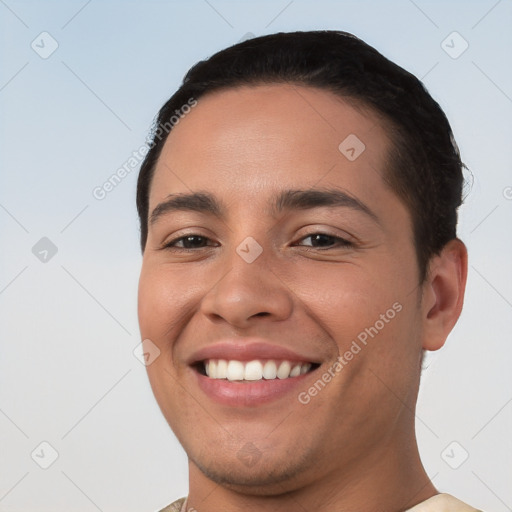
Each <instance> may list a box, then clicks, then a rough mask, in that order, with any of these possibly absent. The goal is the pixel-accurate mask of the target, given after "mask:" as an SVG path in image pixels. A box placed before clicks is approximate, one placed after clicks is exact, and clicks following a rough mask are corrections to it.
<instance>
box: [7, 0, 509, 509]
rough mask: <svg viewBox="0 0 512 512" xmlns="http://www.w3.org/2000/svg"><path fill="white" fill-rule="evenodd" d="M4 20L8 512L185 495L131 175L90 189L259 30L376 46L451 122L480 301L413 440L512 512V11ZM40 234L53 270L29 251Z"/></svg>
mask: <svg viewBox="0 0 512 512" xmlns="http://www.w3.org/2000/svg"><path fill="white" fill-rule="evenodd" d="M0 16H1V21H0V23H1V46H0V48H1V62H2V66H1V69H0V105H1V120H2V123H1V134H0V141H1V152H0V164H1V178H0V226H1V233H2V239H1V240H2V244H1V264H0V308H1V352H0V438H1V454H0V471H1V472H0V511H7V510H8V511H10V512H17V511H26V510H31V511H34V512H35V511H50V510H51V511H54V512H57V511H67V510H73V511H76V512H78V511H84V512H88V511H94V510H101V511H105V512H106V511H124V512H132V511H133V512H135V511H141V512H142V511H147V512H149V511H152V510H157V509H159V508H160V507H163V506H164V505H166V504H168V503H169V502H170V501H172V500H173V499H176V498H178V497H180V496H184V495H186V493H187V485H188V484H187V468H186V457H185V455H184V453H183V451H182V449H181V448H180V447H179V445H178V444H177V442H176V440H175V438H174V436H173V434H172V433H171V431H170V429H169V427H168V426H167V424H166V422H165V421H164V419H163V417H162V416H161V414H160V411H159V409H158V406H157V404H156V402H155V400H154V398H153V395H152V393H151V389H150V387H149V383H148V380H147V376H146V372H145V368H144V366H143V365H142V364H140V362H139V361H138V360H137V359H136V358H135V357H134V355H133V353H132V351H133V350H134V348H135V347H136V345H137V344H138V343H139V333H138V325H137V317H136V290H137V279H138V272H139V268H140V263H141V256H140V252H139V247H138V225H137V217H136V211H135V182H136V172H135V171H134V172H132V173H131V174H129V175H128V176H127V177H126V178H125V179H124V180H123V182H122V183H120V184H119V185H118V186H117V187H116V188H115V189H114V190H113V191H112V192H111V193H109V194H108V195H107V197H106V198H105V199H104V200H102V201H99V200H97V199H95V198H94V197H93V195H92V190H93V189H94V188H95V187H97V186H101V185H102V184H103V183H104V182H105V181H106V180H108V178H109V177H110V176H111V175H112V174H113V173H114V172H115V171H116V170H117V169H118V168H119V167H121V166H122V165H123V164H124V163H125V162H126V160H127V159H128V158H129V157H130V155H131V154H132V152H133V151H135V150H137V149H138V148H140V146H141V145H142V144H143V143H144V140H145V138H146V135H147V132H148V129H149V127H150V125H151V123H152V120H153V117H154V115H155V114H156V112H157V110H158V108H159V107H160V106H161V105H162V103H163V102H164V101H165V100H166V99H167V98H168V97H169V96H170V95H171V94H172V92H174V90H175V89H176V88H177V86H178V85H179V83H180V81H181V79H182V77H183V75H184V74H185V72H186V71H187V69H188V68H189V67H190V66H191V65H192V64H194V63H195V62H196V61H197V60H199V59H202V58H205V57H207V56H209V55H211V54H212V53H214V52H215V51H217V50H219V49H221V48H224V47H226V46H228V45H231V44H233V43H236V42H237V41H239V40H240V39H241V38H242V37H244V36H245V35H246V34H247V33H248V32H251V33H253V34H255V35H262V34H267V33H272V32H277V31H292V30H308V29H341V30H346V31H349V32H353V33H355V34H356V35H358V36H359V37H361V38H362V39H364V40H366V41H367V42H368V43H370V44H371V45H373V46H375V47H376V48H377V49H378V50H379V51H381V52H382V53H383V54H384V55H386V56H387V57H389V58H390V59H392V60H394V61H395V62H397V63H398V64H400V65H402V66H403V67H405V68H406V69H408V70H409V71H411V72H413V73H414V74H416V75H417V76H418V77H420V78H424V82H425V84H426V85H427V87H428V89H429V91H430V92H431V94H432V95H433V96H434V97H435V98H436V99H437V100H438V101H439V103H440V104H441V106H442V107H443V108H444V110H445V111H446V113H447V115H448V117H449V119H450V121H451V123H452V126H453V130H454V133H455V136H456V139H457V141H458V143H459V146H460V149H461V153H462V157H463V160H464V161H465V163H466V164H467V165H468V167H469V168H470V169H471V171H472V173H473V175H474V184H473V187H472V190H471V193H470V195H469V196H468V198H467V200H466V204H465V205H464V206H463V208H462V209H461V222H460V237H461V238H462V239H463V240H464V241H465V242H466V244H467V245H468V248H469V252H470V272H469V279H468V290H467V298H466V304H465V309H464V312H463V314H462V317H461V319H460V321H459V323H458V325H457V326H456V328H455V330H454V331H453V333H452V335H451V336H450V337H449V339H448V342H447V345H446V347H445V348H444V349H442V351H440V352H438V353H434V354H433V355H432V356H431V357H429V360H428V361H427V363H428V367H427V368H426V369H425V371H424V375H423V378H422V388H421V391H420V401H419V405H418V411H417V417H418V421H417V434H418V438H419V444H420V450H421V454H422V457H423V459H424V462H425V465H426V468H427V471H428V474H429V475H430V476H431V477H432V478H433V482H434V484H435V485H436V486H437V488H438V489H439V490H441V491H447V492H450V493H453V494H454V495H456V496H458V497H459V498H461V499H463V500H465V501H467V502H469V503H471V504H472V505H474V506H475V507H477V508H481V509H482V510H486V511H488V512H491V511H493V512H505V511H506V510H512V508H511V507H512V486H511V482H512V463H511V460H512V438H511V436H510V431H511V427H512V378H511V372H510V368H511V367H512V348H511V347H512V326H511V317H512V272H511V265H510V261H511V256H512V236H511V229H510V226H511V221H512V200H511V198H512V188H510V187H512V175H511V163H512V115H511V114H512V65H511V59H510V55H511V50H512V30H511V27H512V2H511V0H501V1H495V0H491V1H487V0H482V1H462V0H461V1H451V2H441V1H438V2H428V1H426V0H416V1H415V2H413V1H410V0H400V1H399V0H394V1H389V2H378V1H377V0H374V1H358V2H356V1H353V2H348V1H338V2H335V1H325V0H324V1H300V0H295V1H291V2H289V1H288V0H283V1H276V2H271V1H257V2H256V1H238V2H237V1H225V0H209V1H206V0H192V1H188V2H185V1H174V2H171V1H169V2H157V1H151V2H150V1H148V2H141V1H139V2H127V1H124V2H121V1H118V2H115V1H100V0H92V1H89V2H87V1H67V2H64V1H53V2H51V1H45V2H43V1H39V2H35V1H33V2H25V1H14V0H1V1H0ZM43 31H46V32H48V33H50V34H51V36H52V37H53V38H54V39H55V40H56V41H57V42H58V45H59V46H58V48H57V50H56V51H55V52H54V53H53V54H52V55H51V56H50V57H49V58H47V59H42V58H41V57H40V56H39V55H38V54H37V53H36V52H35V51H34V50H33V49H32V48H31V43H32V41H34V40H35V41H36V43H37V41H38V40H39V41H40V39H37V36H38V35H39V34H40V33H41V32H43ZM453 31H457V32H458V33H460V35H461V36H462V37H463V38H464V39H465V40H466V41H467V42H468V43H469V48H468V49H467V51H465V52H464V53H463V54H462V55H461V56H460V57H459V58H457V59H453V58H451V57H450V56H449V55H448V54H447V53H446V52H445V51H444V50H443V48H442V47H441V43H442V41H443V40H444V39H445V38H446V37H447V36H448V35H449V34H451V33H452V32H453ZM46 47H48V46H46ZM44 236H46V237H48V238H49V239H50V240H51V241H52V242H53V243H54V244H55V245H56V246H57V248H58V252H57V254H56V255H55V256H54V257H53V258H51V259H50V260H49V261H48V262H47V263H42V262H40V261H39V260H38V259H37V258H36V257H35V256H34V254H33V253H32V247H33V246H34V244H36V242H38V240H40V239H41V238H42V237H44ZM42 441H47V442H48V443H50V444H51V445H52V446H53V447H54V449H55V450H56V451H57V452H58V454H59V457H58V459H57V460H56V462H55V463H54V464H53V465H51V466H50V467H49V468H48V469H46V470H44V469H41V468H40V467H39V466H38V465H37V464H36V463H35V462H34V460H33V459H32V458H31V453H32V452H33V450H34V449H36V448H37V447H38V446H39V444H40V443H41V442H42ZM452 441H457V443H459V445H460V446H461V447H462V449H463V450H465V451H467V452H468V454H469V458H468V459H467V461H465V462H464V464H462V465H461V466H460V467H459V468H458V469H452V468H451V467H449V466H448V465H447V463H446V462H445V460H443V458H442V457H441V453H442V452H443V450H444V449H445V448H446V447H447V446H448V445H449V444H450V443H451V442H452ZM459 445H457V446H459ZM456 449H457V450H460V449H461V448H456ZM47 453H48V452H47ZM455 455H456V456H460V453H455Z"/></svg>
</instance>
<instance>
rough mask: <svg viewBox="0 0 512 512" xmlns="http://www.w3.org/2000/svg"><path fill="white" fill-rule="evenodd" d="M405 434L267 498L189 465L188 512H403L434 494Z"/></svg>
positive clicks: (411, 438)
mask: <svg viewBox="0 0 512 512" xmlns="http://www.w3.org/2000/svg"><path fill="white" fill-rule="evenodd" d="M408 432H409V434H408V436H407V437H406V438H405V437H404V433H403V432H398V433H397V435H396V436H395V441H394V442H389V443H387V444H386V445H385V446H381V447H378V449H374V450H372V451H371V453H369V454H367V455H366V456H365V457H364V458H361V457H360V458H357V459H355V460H354V461H352V462H351V463H350V467H346V466H345V467H338V468H336V470H333V471H331V472H329V473H327V474H324V475H322V476H320V477H318V476H317V477H316V478H315V475H311V474H310V475H308V477H307V481H306V479H303V480H302V481H301V482H298V481H296V482H292V483H288V484H287V485H286V486H285V484H284V483H283V484H282V492H279V491H277V492H276V491H275V489H273V490H272V492H269V493H268V494H265V493H264V492H261V490H260V491H259V492H258V493H252V492H251V490H250V489H243V490H240V489H236V490H235V489H231V488H228V487H226V486H223V485H220V484H217V483H215V482H213V481H211V480H210V479H209V478H207V477H206V476H205V475H204V474H203V473H202V472H201V471H200V470H199V469H198V467H197V466H196V465H195V464H194V463H193V462H190V463H189V472H190V473H189V476H190V492H189V497H188V501H187V511H189V510H196V511H197V512H216V511H218V510H223V511H224V512H235V511H239V510H244V511H246V512H267V511H268V512H271V511H272V512H286V511H289V510H295V509H299V510H304V511H310V510H311V511H313V510H314V511H315V512H324V511H325V512H327V511H329V512H330V511H332V510H337V511H339V512H349V511H353V510H358V511H361V512H371V511H374V510H380V511H383V512H384V511H385V512H403V511H405V510H407V509H409V508H411V507H413V506H414V505H417V504H418V503H421V502H422V501H425V500H426V499H428V498H430V497H432V496H434V495H435V494H438V492H437V491H436V489H435V487H434V486H433V484H432V482H431V481H430V479H429V478H428V476H427V474H426V472H425V469H424V468H423V465H422V463H421V460H420V457H419V453H418V448H417V443H416V437H415V435H414V426H413V428H412V430H411V429H408ZM398 434H400V435H398ZM320 466H321V465H320V464H317V465H316V466H315V467H317V468H318V467H320Z"/></svg>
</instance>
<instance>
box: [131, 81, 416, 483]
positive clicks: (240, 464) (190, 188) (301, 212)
mask: <svg viewBox="0 0 512 512" xmlns="http://www.w3.org/2000/svg"><path fill="white" fill-rule="evenodd" d="M356 137H357V138H356ZM363 144H364V146H363ZM340 145H341V146H340ZM389 149H390V141H389V139H388V137H387V135H386V130H385V128H384V126H383V125H382V124H381V122H380V121H379V120H378V118H377V117H376V116H375V115H373V114H372V113H371V112H365V111H363V110H362V109H359V108H355V107H354V106H351V105H350V104H349V103H348V102H346V101H344V100H343V99H342V98H339V97H338V96H335V95H333V94H331V93H329V92H326V91H322V90H317V89H314V88H308V87H299V86H297V87H296V86H291V85H265V86H253V87H248V86H247V87H242V88H238V89H231V90H227V91H222V92H217V93H213V94H211V95H207V96H205V97H203V98H200V99H199V101H198V104H197V106H196V107H195V108H194V109H192V111H191V112H190V113H189V114H188V115H187V116H186V117H184V118H182V119H181V120H180V123H179V125H177V126H176V127H175V128H174V129H173V131H172V132H171V134H170V135H169V137H168V139H167V141H166V143H165V146H164V149H163V152H162V154H161V156H160V159H159V161H158V164H157V166H156V171H155V175H154V179H153V183H152V186H151V191H150V201H149V204H150V206H149V214H150V216H151V220H150V224H149V234H148V239H147V245H146V249H145V253H144V258H143V265H142V272H141V276H140V285H139V322H140V329H141V334H142V339H149V340H151V342H152V343H154V344H155V345H156V346H157V347H158V349H159V350H160V355H159V356H158V357H157V358H156V359H155V360H154V361H153V362H152V363H151V364H150V365H148V367H147V370H148V375H149V379H150V383H151V386H152V389H153V392H154V394H155V397H156V399H157V401H158V404H159V406H160V408H161V410H162V412H163V414H164V416H165V418H166V419H167V421H168V423H169V425H170V426H171V427H172V429H173V431H174V432H175V434H176V436H177V437H178V439H179V441H180V442H181V443H182V445H183V447H184V448H185V450H186V452H187V454H188V456H189V459H190V461H191V465H192V467H193V468H194V470H196V471H200V472H201V473H202V474H203V475H206V476H207V477H208V478H210V479H211V480H213V481H215V482H218V483H223V484H225V485H227V486H231V487H233V488H239V489H244V488H245V489H247V488H249V486H250V488H251V490H253V491H254V492H258V490H265V492H271V490H272V489H274V488H275V489H277V487H276V486H278V487H279V490H280V491H282V490H283V489H285V488H287V489H292V488H294V486H297V485H305V484H307V483H308V482H313V481H314V480H315V479H317V478H323V477H326V476H327V475H328V474H335V473H336V472H339V471H343V470H344V469H347V468H354V467H355V465H358V464H364V463H370V462H371V461H372V460H375V461H376V460H378V458H379V456H380V454H382V453H383V450H384V447H385V446H387V447H389V446H390V443H391V445H392V444H393V443H394V442H395V441H397V439H399V438H400V440H401V442H403V436H404V432H406V431H411V432H412V431H413V430H414V428H413V426H412V425H413V419H414V414H411V408H412V409H414V403H415V399H416V394H417V386H418V379H419V361H420V356H421V321H420V317H421V315H420V309H419V307H420V306H419V305H418V300H417V298H418V294H417V290H418V288H417V283H418V268H417V263H416V255H415V250H414V245H413V233H412V227H411V218H410V215H409V213H408V211H407V209H406V208H405V206H404V205H403V204H402V202H401V201H400V200H399V199H398V198H397V196H396V195H395V194H394V192H393V191H392V190H391V189H390V188H389V186H388V185H387V184H386V181H385V179H384V175H385V168H386V162H387V155H388V152H389ZM340 454H341V456H340ZM315 461H319V462H318V463H317V464H316V463H315ZM276 492H277V490H276Z"/></svg>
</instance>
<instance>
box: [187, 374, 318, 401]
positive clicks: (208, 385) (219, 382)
mask: <svg viewBox="0 0 512 512" xmlns="http://www.w3.org/2000/svg"><path fill="white" fill-rule="evenodd" d="M192 371H193V372H194V374H195V376H196V378H197V382H198V385H199V387H200V388H201V390H202V391H203V392H204V393H205V394H206V395H207V396H208V397H209V398H211V399H212V400H214V401H215V402H218V403H220V404H222V405H228V406H231V407H251V406H252V407H254V406H257V405H262V404H266V403H269V402H273V401H275V400H279V399H280V398H283V397H285V396H286V395H289V394H290V393H291V392H292V391H293V390H296V391H297V395H298V393H299V392H300V390H302V391H304V390H305V389H306V388H305V379H306V378H307V377H308V376H309V375H310V373H312V372H308V373H305V374H304V375H299V376H297V377H289V378H287V379H272V380H265V379H262V380H257V381H245V382H237V381H229V380H226V379H210V378H209V377H206V376H205V375H202V374H200V373H199V372H198V371H196V370H192ZM297 388H299V390H298V389H297Z"/></svg>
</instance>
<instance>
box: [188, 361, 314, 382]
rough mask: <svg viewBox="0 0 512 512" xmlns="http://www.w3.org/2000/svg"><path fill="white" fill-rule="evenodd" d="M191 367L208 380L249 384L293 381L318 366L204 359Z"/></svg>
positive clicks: (289, 362) (298, 362)
mask: <svg viewBox="0 0 512 512" xmlns="http://www.w3.org/2000/svg"><path fill="white" fill-rule="evenodd" d="M193 366H194V368H195V370H196V371H197V372H198V373H200V374H201V375H203V376H204V377H207V378H209V379H216V380H224V381H229V382H247V383H249V382H258V381H272V380H278V379H279V380H285V379H293V378H295V377H299V376H301V375H305V374H307V373H310V372H312V371H314V370H316V368H318V367H319V366H320V365H319V364H318V363H313V362H307V361H289V360H278V359H267V360H260V359H254V360H252V361H239V360H236V359H231V360H227V359H205V360H203V361H199V362H198V363H196V364H195V365H193Z"/></svg>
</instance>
